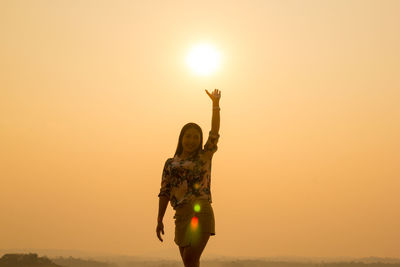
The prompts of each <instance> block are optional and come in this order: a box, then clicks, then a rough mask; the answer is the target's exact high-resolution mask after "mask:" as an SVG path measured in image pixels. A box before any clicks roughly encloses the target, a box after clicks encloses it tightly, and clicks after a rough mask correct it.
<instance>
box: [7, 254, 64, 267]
mask: <svg viewBox="0 0 400 267" xmlns="http://www.w3.org/2000/svg"><path fill="white" fill-rule="evenodd" d="M34 266H35V267H60V266H59V265H57V264H55V263H54V262H52V261H51V260H50V259H49V258H47V257H38V255H37V254H36V253H29V254H4V255H3V256H2V257H1V258H0V267H34Z"/></svg>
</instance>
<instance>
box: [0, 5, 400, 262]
mask: <svg viewBox="0 0 400 267" xmlns="http://www.w3.org/2000/svg"><path fill="white" fill-rule="evenodd" d="M399 14H400V1H397V0H392V1H390V0H383V1H379V0H376V1H370V0H359V1H356V0H349V1H347V0H332V1H319V0H315V1H311V0H304V1H300V0H298V1H295V0H285V1H280V0H275V1H268V0H264V1H255V0H252V1H244V0H243V1H128V0H125V1H122V0H118V1H111V0H110V1H97V0H90V1H89V0H87V1H67V0H64V1H61V0H60V1H53V0H47V1H45V0H35V1H29V0H26V1H19V0H0V33H1V35H0V40H1V42H0V249H17V248H30V249H33V250H34V249H74V250H82V251H92V252H106V253H115V254H125V255H154V256H158V255H161V256H164V255H172V256H173V257H176V259H179V252H178V248H177V247H176V245H175V243H174V241H173V239H174V221H173V218H172V217H173V214H174V213H173V210H172V208H171V206H169V207H168V209H167V213H166V215H165V217H164V225H165V232H166V233H165V236H164V242H163V243H161V242H159V240H158V239H157V237H156V234H155V227H156V218H157V209H158V198H157V194H158V192H159V189H160V182H161V173H162V168H163V166H164V162H165V160H166V159H167V158H169V157H172V156H173V154H174V152H175V149H176V145H177V141H178V135H179V132H180V130H181V128H182V126H183V125H184V124H186V123H187V122H196V123H198V124H199V125H200V126H201V127H202V129H203V133H204V134H205V136H206V137H207V135H208V132H209V130H210V128H211V112H212V106H211V101H210V99H209V97H208V96H207V94H206V93H205V92H204V89H208V90H209V91H211V90H213V89H214V88H218V89H220V90H221V92H222V97H221V101H220V106H221V128H220V136H221V137H220V140H219V143H218V147H219V148H218V151H217V152H216V154H215V155H214V158H213V165H212V167H213V169H212V187H211V191H212V197H213V208H214V212H215V219H216V236H215V237H212V238H211V239H210V241H209V243H208V245H207V247H206V249H205V252H204V256H205V257H207V256H210V255H223V256H243V257H264V256H265V257H270V256H284V255H291V256H304V257H338V256H354V257H363V256H381V257H400V249H399V248H400V212H399V207H400V164H399V162H400V138H399V136H400V104H399V103H400V49H399V47H400V27H399V25H400V16H399ZM203 43H206V44H210V45H212V46H213V47H215V49H216V50H217V51H218V52H219V53H220V66H219V68H218V69H217V70H216V71H215V72H213V73H210V74H209V75H203V76H201V75H198V74H196V73H195V72H194V71H193V70H192V69H190V68H189V67H188V64H187V62H186V61H187V56H188V53H189V51H190V50H191V49H192V48H193V47H194V46H196V45H198V44H203Z"/></svg>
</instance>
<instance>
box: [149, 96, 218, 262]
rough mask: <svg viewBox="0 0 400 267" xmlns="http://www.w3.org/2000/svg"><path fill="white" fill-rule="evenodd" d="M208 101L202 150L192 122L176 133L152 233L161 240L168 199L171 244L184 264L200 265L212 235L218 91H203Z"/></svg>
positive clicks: (196, 126) (196, 130) (213, 226)
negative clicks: (172, 230) (172, 232)
mask: <svg viewBox="0 0 400 267" xmlns="http://www.w3.org/2000/svg"><path fill="white" fill-rule="evenodd" d="M206 93H207V94H208V96H209V97H210V98H211V100H212V107H213V109H212V120H211V131H210V133H209V136H208V140H207V142H206V144H205V145H204V149H203V132H202V130H201V128H200V127H199V126H198V125H197V124H195V123H188V124H186V125H185V126H184V127H183V128H182V130H181V133H180V135H179V140H178V147H177V149H176V152H175V155H174V157H173V158H169V159H167V161H166V162H165V165H164V169H163V173H162V179H161V189H160V193H159V195H158V197H159V208H158V218H157V228H156V233H157V237H158V239H160V241H163V239H162V238H161V235H160V233H162V234H164V225H163V222H162V221H163V217H164V214H165V210H166V208H167V206H168V202H170V203H171V206H172V207H173V208H174V210H175V216H174V218H175V239H174V241H175V243H176V244H177V245H178V246H179V252H180V254H181V257H182V260H183V263H184V265H185V267H198V266H200V256H201V253H202V252H203V249H204V248H205V246H206V244H207V242H208V239H209V238H210V235H215V221H214V212H213V209H212V207H211V191H210V181H211V180H210V179H211V159H212V157H213V154H214V153H215V151H217V142H218V138H219V134H218V131H219V122H220V115H219V111H220V108H219V100H220V98H221V92H220V91H219V90H217V89H215V90H214V91H213V92H212V93H209V92H208V91H207V90H206Z"/></svg>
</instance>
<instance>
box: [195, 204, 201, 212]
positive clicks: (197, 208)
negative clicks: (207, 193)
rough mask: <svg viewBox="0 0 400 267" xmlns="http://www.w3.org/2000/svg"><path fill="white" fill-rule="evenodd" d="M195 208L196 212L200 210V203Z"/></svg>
mask: <svg viewBox="0 0 400 267" xmlns="http://www.w3.org/2000/svg"><path fill="white" fill-rule="evenodd" d="M193 209H194V211H195V212H199V211H200V205H199V204H195V205H194V208H193Z"/></svg>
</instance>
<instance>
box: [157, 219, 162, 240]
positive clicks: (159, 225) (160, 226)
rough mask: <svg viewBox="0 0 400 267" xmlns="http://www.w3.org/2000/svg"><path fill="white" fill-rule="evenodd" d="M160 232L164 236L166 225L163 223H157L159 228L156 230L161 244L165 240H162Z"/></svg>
mask: <svg viewBox="0 0 400 267" xmlns="http://www.w3.org/2000/svg"><path fill="white" fill-rule="evenodd" d="M160 232H161V233H162V234H164V224H163V223H162V222H158V223H157V228H156V233H157V237H158V239H160V241H161V242H163V239H162V238H161V235H160Z"/></svg>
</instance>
